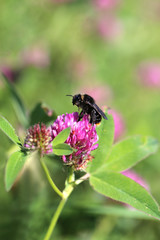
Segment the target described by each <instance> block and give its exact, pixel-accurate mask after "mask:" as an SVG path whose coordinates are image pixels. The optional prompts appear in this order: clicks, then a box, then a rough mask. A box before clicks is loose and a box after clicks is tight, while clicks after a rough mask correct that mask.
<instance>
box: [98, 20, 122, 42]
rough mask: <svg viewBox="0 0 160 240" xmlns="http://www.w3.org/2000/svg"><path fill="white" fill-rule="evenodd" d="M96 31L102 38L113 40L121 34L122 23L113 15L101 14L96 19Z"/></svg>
mask: <svg viewBox="0 0 160 240" xmlns="http://www.w3.org/2000/svg"><path fill="white" fill-rule="evenodd" d="M97 31H98V33H99V35H100V36H101V37H102V38H103V39H104V40H108V41H113V40H116V39H117V37H119V36H120V35H121V33H122V24H121V22H120V20H119V19H117V18H116V17H114V16H102V17H100V18H99V19H98V20H97Z"/></svg>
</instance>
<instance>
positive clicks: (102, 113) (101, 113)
mask: <svg viewBox="0 0 160 240" xmlns="http://www.w3.org/2000/svg"><path fill="white" fill-rule="evenodd" d="M93 106H94V107H95V109H96V110H97V112H98V113H99V114H100V115H101V116H102V117H103V118H104V119H106V120H107V119H108V118H107V116H106V115H105V113H104V112H103V111H102V110H101V109H100V108H99V107H98V106H97V104H95V103H94V104H93Z"/></svg>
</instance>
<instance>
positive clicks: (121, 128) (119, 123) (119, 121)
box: [108, 109, 125, 142]
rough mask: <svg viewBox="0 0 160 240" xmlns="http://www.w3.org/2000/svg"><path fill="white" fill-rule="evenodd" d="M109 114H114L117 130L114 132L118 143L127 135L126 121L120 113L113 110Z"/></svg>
mask: <svg viewBox="0 0 160 240" xmlns="http://www.w3.org/2000/svg"><path fill="white" fill-rule="evenodd" d="M108 113H109V114H112V116H113V120H114V127H115V130H114V141H115V142H116V141H117V140H119V138H120V137H122V135H123V134H124V133H125V123H124V119H123V117H122V115H121V114H120V113H119V112H117V111H115V110H113V109H110V110H109V111H108Z"/></svg>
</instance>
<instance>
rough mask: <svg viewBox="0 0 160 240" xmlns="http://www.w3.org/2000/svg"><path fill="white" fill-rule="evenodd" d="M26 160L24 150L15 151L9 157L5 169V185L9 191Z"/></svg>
mask: <svg viewBox="0 0 160 240" xmlns="http://www.w3.org/2000/svg"><path fill="white" fill-rule="evenodd" d="M25 161H26V155H25V154H24V153H22V152H20V151H19V152H14V153H13V154H12V155H11V156H10V158H9V159H8V162H7V166H6V171H5V187H6V190H7V191H9V190H10V189H11V187H12V186H13V184H14V182H15V180H16V178H17V176H18V174H19V173H20V171H21V170H22V168H23V166H24V163H25Z"/></svg>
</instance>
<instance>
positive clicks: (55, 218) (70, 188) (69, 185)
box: [44, 170, 75, 240]
mask: <svg viewBox="0 0 160 240" xmlns="http://www.w3.org/2000/svg"><path fill="white" fill-rule="evenodd" d="M72 179H74V172H73V170H71V171H69V175H68V178H67V181H66V187H65V189H64V190H63V193H62V200H61V201H60V203H59V205H58V208H57V210H56V212H55V213H54V215H53V217H52V220H51V223H50V225H49V228H48V231H47V233H46V235H45V238H44V240H49V239H50V237H51V235H52V233H53V230H54V228H55V226H56V223H57V221H58V218H59V216H60V214H61V212H62V209H63V207H64V205H65V203H66V201H67V199H68V197H69V196H70V194H71V193H72V191H73V189H74V186H75V184H74V181H72Z"/></svg>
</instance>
